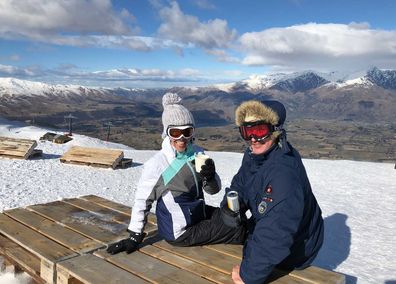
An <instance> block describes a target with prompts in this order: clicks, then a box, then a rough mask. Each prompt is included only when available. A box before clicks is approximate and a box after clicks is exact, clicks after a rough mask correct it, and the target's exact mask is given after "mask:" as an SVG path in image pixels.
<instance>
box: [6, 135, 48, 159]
mask: <svg viewBox="0 0 396 284" xmlns="http://www.w3.org/2000/svg"><path fill="white" fill-rule="evenodd" d="M36 146H37V142H36V141H35V140H31V139H21V138H11V137H0V157H6V158H16V159H28V158H30V157H32V156H34V155H41V153H42V151H41V150H36V149H34V148H35V147H36Z"/></svg>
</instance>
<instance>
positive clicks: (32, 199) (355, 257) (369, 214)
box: [0, 119, 396, 283]
mask: <svg viewBox="0 0 396 284" xmlns="http://www.w3.org/2000/svg"><path fill="white" fill-rule="evenodd" d="M48 131H50V132H54V131H52V130H48V129H42V128H37V127H34V126H26V125H23V124H19V123H16V122H10V121H7V120H4V119H0V136H6V137H17V138H26V139H35V140H37V141H38V146H37V147H36V149H41V150H43V155H42V157H38V158H34V159H31V160H17V159H8V158H0V171H1V176H2V178H1V180H0V210H1V211H3V210H6V209H9V208H15V207H21V206H27V205H31V204H37V203H45V202H50V201H54V200H59V199H62V198H70V197H77V196H80V195H86V194H95V195H99V196H102V197H105V198H108V199H111V200H114V201H117V202H120V203H123V204H126V205H130V206H131V205H132V204H133V199H134V192H135V190H136V185H137V181H138V179H139V177H140V174H141V171H142V165H143V163H144V162H145V161H147V160H148V159H149V158H150V157H151V156H152V155H153V154H154V153H155V152H156V151H140V150H135V149H132V148H130V147H127V146H124V145H120V144H115V143H109V142H105V141H101V140H98V139H94V138H90V137H86V136H82V135H77V134H76V135H73V140H72V141H71V142H68V143H66V144H54V143H52V142H49V141H39V138H40V137H41V136H42V135H43V134H45V133H46V132H48ZM235 135H237V133H235ZM73 145H80V146H88V147H104V148H111V149H122V150H123V152H124V156H125V157H126V158H132V159H133V164H132V166H131V167H129V168H126V169H116V170H112V169H102V168H94V167H88V166H79V165H70V164H62V163H60V161H59V157H60V156H62V154H63V153H65V152H66V151H67V150H68V149H69V148H70V147H71V146H73ZM207 154H208V155H210V156H211V157H212V158H213V159H214V161H215V163H216V169H217V171H218V173H219V175H220V177H221V178H222V183H223V189H222V191H221V192H220V193H219V194H216V195H213V196H206V198H207V201H208V204H211V205H218V204H219V201H220V200H221V198H222V195H223V193H224V188H225V187H227V186H229V185H230V183H231V180H232V177H233V175H234V174H235V173H236V172H237V170H238V167H239V165H240V163H241V158H242V154H241V153H230V152H211V151H209V152H207ZM303 162H304V165H305V167H306V169H307V172H308V176H309V178H310V181H311V185H312V188H313V191H314V194H315V195H316V197H317V199H318V202H319V204H320V206H321V208H322V211H323V218H324V220H325V241H324V245H323V247H322V249H321V251H320V253H319V255H318V257H317V258H316V260H315V262H314V265H316V266H319V267H323V268H326V269H329V270H333V271H337V272H340V273H343V274H345V275H346V279H347V283H395V282H396V257H395V255H396V238H395V233H396V206H395V202H396V170H395V169H394V165H393V164H390V163H372V162H356V161H345V160H338V161H330V160H308V159H304V160H303ZM26 279H27V278H26V277H23V276H22V277H21V278H18V279H16V278H14V277H13V276H12V275H11V274H10V273H3V274H2V276H0V283H26V281H27V280H26Z"/></svg>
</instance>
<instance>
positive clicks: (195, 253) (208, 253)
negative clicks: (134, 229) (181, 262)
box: [153, 241, 241, 273]
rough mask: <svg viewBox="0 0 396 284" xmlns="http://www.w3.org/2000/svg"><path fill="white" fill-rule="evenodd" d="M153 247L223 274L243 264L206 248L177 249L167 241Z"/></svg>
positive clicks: (234, 258) (236, 259) (238, 260)
mask: <svg viewBox="0 0 396 284" xmlns="http://www.w3.org/2000/svg"><path fill="white" fill-rule="evenodd" d="M153 245H154V246H156V247H159V248H161V249H164V250H167V251H169V252H172V253H174V254H177V255H179V256H181V257H183V258H187V259H190V260H192V261H195V262H198V263H200V264H202V265H206V266H208V267H211V268H213V269H216V270H218V271H221V272H223V273H229V272H230V271H232V267H233V266H234V265H237V264H240V262H241V261H240V259H238V258H236V257H232V256H229V257H226V256H225V255H224V254H222V253H220V252H217V251H214V250H210V249H207V248H205V247H199V246H198V247H176V246H172V245H170V244H168V243H167V242H166V241H160V242H157V243H154V244H153Z"/></svg>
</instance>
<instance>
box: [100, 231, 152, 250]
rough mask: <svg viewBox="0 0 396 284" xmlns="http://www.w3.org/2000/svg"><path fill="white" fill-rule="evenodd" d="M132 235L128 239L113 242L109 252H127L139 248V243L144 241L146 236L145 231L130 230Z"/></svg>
mask: <svg viewBox="0 0 396 284" xmlns="http://www.w3.org/2000/svg"><path fill="white" fill-rule="evenodd" d="M129 233H130V236H129V238H127V239H124V240H121V241H119V242H117V243H115V244H112V245H111V246H109V247H108V248H107V252H108V253H110V254H117V253H119V252H122V251H126V253H127V254H130V253H131V252H134V251H135V250H137V248H138V246H139V244H140V243H141V242H142V241H143V238H144V236H145V234H144V233H141V234H139V233H135V232H129Z"/></svg>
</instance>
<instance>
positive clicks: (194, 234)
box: [168, 205, 247, 247]
mask: <svg viewBox="0 0 396 284" xmlns="http://www.w3.org/2000/svg"><path fill="white" fill-rule="evenodd" d="M205 209H206V210H205V211H206V216H209V219H206V220H202V221H201V222H199V223H197V224H195V225H193V226H191V227H188V228H187V229H186V231H185V232H184V233H183V235H181V236H180V237H178V238H177V239H176V240H174V241H168V243H170V244H171V245H174V246H180V247H187V246H201V245H208V244H220V243H222V244H243V243H244V242H245V239H246V237H247V229H246V225H245V224H244V223H242V224H241V225H240V226H238V227H236V228H234V227H229V226H227V225H225V224H224V223H223V220H222V218H221V212H220V208H218V207H212V206H208V205H206V207H205Z"/></svg>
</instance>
